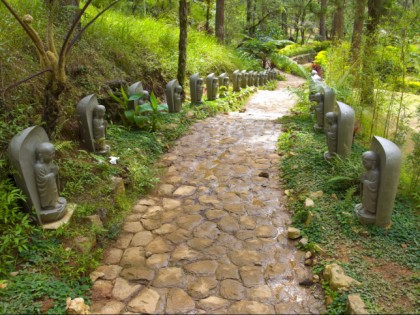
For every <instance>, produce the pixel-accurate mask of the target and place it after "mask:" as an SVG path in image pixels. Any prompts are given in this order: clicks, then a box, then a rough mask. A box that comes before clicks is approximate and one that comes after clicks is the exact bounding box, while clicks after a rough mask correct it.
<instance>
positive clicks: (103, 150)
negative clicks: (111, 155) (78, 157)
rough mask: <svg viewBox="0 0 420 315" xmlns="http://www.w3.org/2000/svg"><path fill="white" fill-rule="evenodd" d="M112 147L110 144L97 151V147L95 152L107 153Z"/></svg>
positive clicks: (99, 153)
mask: <svg viewBox="0 0 420 315" xmlns="http://www.w3.org/2000/svg"><path fill="white" fill-rule="evenodd" d="M110 149H111V147H110V146H109V145H106V146H105V147H104V148H103V149H101V150H99V151H96V149H95V154H98V155H105V154H107V153H108V152H109V150H110Z"/></svg>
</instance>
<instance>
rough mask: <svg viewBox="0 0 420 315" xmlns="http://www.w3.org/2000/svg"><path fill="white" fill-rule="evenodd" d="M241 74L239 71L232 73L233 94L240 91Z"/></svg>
mask: <svg viewBox="0 0 420 315" xmlns="http://www.w3.org/2000/svg"><path fill="white" fill-rule="evenodd" d="M241 76H242V74H241V72H240V71H239V70H235V71H233V80H232V84H233V92H239V91H240V90H241Z"/></svg>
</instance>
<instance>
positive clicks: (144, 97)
mask: <svg viewBox="0 0 420 315" xmlns="http://www.w3.org/2000/svg"><path fill="white" fill-rule="evenodd" d="M136 94H140V95H141V97H140V98H139V99H137V100H134V101H129V102H128V109H134V108H135V107H136V106H137V105H142V104H144V103H148V102H149V97H150V95H149V91H146V90H144V89H143V85H142V84H141V82H136V83H134V84H132V85H130V86H129V87H128V97H130V96H133V95H136Z"/></svg>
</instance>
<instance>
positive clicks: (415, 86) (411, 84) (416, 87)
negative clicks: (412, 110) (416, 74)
mask: <svg viewBox="0 0 420 315" xmlns="http://www.w3.org/2000/svg"><path fill="white" fill-rule="evenodd" d="M406 85H407V88H408V90H409V91H410V92H412V93H414V94H420V82H418V81H408V82H407V83H406Z"/></svg>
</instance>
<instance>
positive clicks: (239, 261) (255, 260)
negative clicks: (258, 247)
mask: <svg viewBox="0 0 420 315" xmlns="http://www.w3.org/2000/svg"><path fill="white" fill-rule="evenodd" d="M228 256H229V258H230V260H231V261H232V263H234V264H235V265H237V266H249V265H251V266H253V265H259V264H261V256H260V254H259V253H258V252H257V251H255V250H246V249H244V250H235V251H232V252H230V253H229V254H228Z"/></svg>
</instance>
